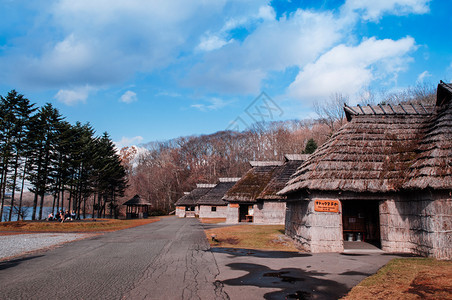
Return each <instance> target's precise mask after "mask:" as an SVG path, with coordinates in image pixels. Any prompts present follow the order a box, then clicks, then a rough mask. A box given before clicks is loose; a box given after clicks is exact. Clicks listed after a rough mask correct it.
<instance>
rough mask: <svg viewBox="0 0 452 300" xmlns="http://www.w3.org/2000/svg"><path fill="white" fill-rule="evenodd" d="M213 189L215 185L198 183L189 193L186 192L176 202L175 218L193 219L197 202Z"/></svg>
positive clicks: (196, 213)
mask: <svg viewBox="0 0 452 300" xmlns="http://www.w3.org/2000/svg"><path fill="white" fill-rule="evenodd" d="M214 187H215V184H206V183H198V184H196V188H195V189H194V190H192V191H191V192H186V193H184V195H183V196H182V197H181V198H180V199H179V200H177V201H176V203H175V205H176V216H178V217H180V218H185V217H195V216H197V215H198V204H197V202H198V200H199V198H201V197H202V196H204V195H205V194H206V193H207V192H208V191H210V190H211V189H212V188H214Z"/></svg>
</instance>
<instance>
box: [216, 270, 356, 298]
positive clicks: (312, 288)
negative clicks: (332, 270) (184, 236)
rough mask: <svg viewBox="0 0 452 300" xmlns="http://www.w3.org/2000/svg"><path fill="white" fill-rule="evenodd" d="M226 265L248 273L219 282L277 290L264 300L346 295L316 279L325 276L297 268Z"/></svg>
mask: <svg viewBox="0 0 452 300" xmlns="http://www.w3.org/2000/svg"><path fill="white" fill-rule="evenodd" d="M227 266H228V267H230V268H231V269H233V270H240V271H246V272H248V274H246V275H244V276H241V277H238V278H234V279H228V280H225V281H223V282H222V283H223V284H224V285H231V286H243V285H250V286H256V287H260V288H276V289H280V290H279V291H274V292H270V293H267V294H265V295H264V298H265V299H338V298H340V297H341V296H343V295H345V294H346V293H347V292H348V288H347V287H346V286H345V285H344V284H341V283H338V282H336V281H333V280H328V279H322V278H319V277H323V276H325V275H327V273H321V272H316V271H305V270H303V269H297V268H283V269H279V270H272V269H270V268H268V267H267V266H264V265H259V264H249V263H232V264H229V265H227Z"/></svg>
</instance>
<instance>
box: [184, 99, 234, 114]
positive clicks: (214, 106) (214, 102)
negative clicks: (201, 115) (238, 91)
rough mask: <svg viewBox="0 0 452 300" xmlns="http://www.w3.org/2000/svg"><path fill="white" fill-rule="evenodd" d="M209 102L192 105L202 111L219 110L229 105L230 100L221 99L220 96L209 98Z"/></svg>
mask: <svg viewBox="0 0 452 300" xmlns="http://www.w3.org/2000/svg"><path fill="white" fill-rule="evenodd" d="M207 102H209V104H200V103H198V104H193V105H191V107H193V108H196V109H199V110H200V111H210V110H218V109H220V108H223V107H225V106H226V105H228V102H226V101H223V100H221V99H220V98H215V97H213V98H210V99H208V100H207Z"/></svg>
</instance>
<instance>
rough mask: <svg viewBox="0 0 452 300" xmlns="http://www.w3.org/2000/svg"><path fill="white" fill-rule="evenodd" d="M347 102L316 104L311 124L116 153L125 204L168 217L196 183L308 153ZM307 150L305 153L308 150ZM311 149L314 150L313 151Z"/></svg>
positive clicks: (419, 92) (270, 125) (393, 98)
mask: <svg viewBox="0 0 452 300" xmlns="http://www.w3.org/2000/svg"><path fill="white" fill-rule="evenodd" d="M435 93H436V89H435V87H432V86H430V85H428V84H424V85H418V86H416V87H414V88H410V89H407V90H403V91H398V92H393V93H373V92H371V91H366V93H365V96H363V97H362V99H360V101H359V102H360V103H361V105H369V104H377V103H391V104H399V103H407V102H422V103H424V104H425V105H433V104H434V103H435V99H436V96H435ZM348 102H349V101H348V99H347V98H346V97H344V96H342V95H341V94H335V95H332V96H331V97H330V99H327V100H325V101H324V102H321V103H316V104H315V106H314V108H315V111H316V113H317V115H318V118H317V119H315V120H290V121H280V122H266V123H259V124H254V125H253V126H252V127H250V128H248V129H246V130H244V131H242V132H234V131H220V132H216V133H213V134H209V135H201V136H188V137H180V138H176V139H173V140H169V141H163V142H151V143H148V144H144V145H141V146H142V148H145V149H146V150H145V151H139V150H138V148H137V147H126V148H123V149H121V153H120V157H121V159H122V162H123V165H124V167H125V169H126V173H127V178H128V185H129V186H128V188H127V190H126V193H125V197H124V199H123V200H124V201H126V200H128V199H130V198H131V197H133V196H134V195H136V194H138V195H140V196H141V197H142V198H144V199H146V200H148V201H149V202H150V203H151V204H152V207H153V209H154V210H156V211H161V212H162V213H168V212H170V211H172V210H174V203H175V201H177V199H179V198H180V197H181V196H182V195H183V192H187V191H191V190H192V189H193V188H194V187H195V186H196V183H216V182H217V180H218V178H220V177H241V176H242V175H243V174H244V173H245V172H246V171H247V170H248V169H249V168H250V165H249V162H250V161H263V160H282V159H283V158H284V155H285V154H299V153H311V152H312V149H313V147H312V145H313V144H314V145H315V146H317V145H318V146H320V145H322V144H323V143H324V142H325V141H326V140H327V139H328V138H329V137H330V136H331V135H332V134H333V133H334V132H335V131H337V130H338V129H339V128H340V127H341V126H342V125H344V124H345V122H346V120H345V115H344V110H343V106H344V103H348ZM307 146H308V147H307ZM314 149H315V147H314Z"/></svg>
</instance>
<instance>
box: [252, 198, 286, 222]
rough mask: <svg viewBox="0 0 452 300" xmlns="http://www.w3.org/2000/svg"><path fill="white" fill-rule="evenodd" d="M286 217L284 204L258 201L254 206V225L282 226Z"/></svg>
mask: <svg viewBox="0 0 452 300" xmlns="http://www.w3.org/2000/svg"><path fill="white" fill-rule="evenodd" d="M285 217H286V203H285V202H278V201H258V203H257V204H255V205H254V218H253V219H254V221H253V222H254V223H255V224H266V225H270V224H275V225H276V224H278V225H284V221H285Z"/></svg>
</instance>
